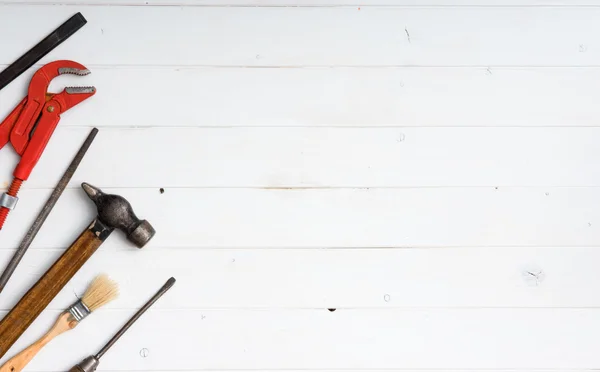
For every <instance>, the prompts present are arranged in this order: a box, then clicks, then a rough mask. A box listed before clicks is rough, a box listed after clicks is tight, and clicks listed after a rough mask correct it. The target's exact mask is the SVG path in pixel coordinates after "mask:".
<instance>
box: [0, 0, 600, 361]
mask: <svg viewBox="0 0 600 372" xmlns="http://www.w3.org/2000/svg"><path fill="white" fill-rule="evenodd" d="M64 4H71V5H64ZM77 11H81V12H82V13H83V14H84V15H85V16H86V18H87V19H88V21H89V23H88V25H86V27H84V29H82V30H81V31H80V32H79V33H77V34H76V35H75V36H73V38H71V39H70V40H69V41H68V42H66V43H64V44H63V45H61V46H60V47H59V48H58V49H56V50H55V51H54V52H52V54H51V55H49V56H48V58H47V59H45V60H44V62H45V61H49V60H50V59H59V58H68V59H74V60H76V61H78V62H81V63H83V64H85V65H87V66H88V67H90V68H91V70H92V72H93V73H92V75H91V76H89V77H86V78H75V77H62V78H61V79H57V80H56V81H55V82H53V84H52V89H51V90H53V91H58V90H60V89H62V87H63V86H65V85H95V86H96V87H97V88H98V94H97V95H96V96H95V97H94V99H93V100H89V101H88V102H86V103H85V104H83V105H81V106H78V107H77V108H76V109H74V110H72V111H71V112H68V113H67V114H65V115H64V116H63V120H62V121H61V125H60V126H59V128H58V130H57V132H56V135H55V138H54V139H53V141H51V143H50V146H49V147H48V150H47V152H46V154H45V156H44V157H43V158H42V160H41V162H40V165H39V166H38V168H37V169H36V170H35V171H34V174H33V175H32V178H31V180H30V181H29V182H28V183H27V185H26V187H25V189H24V191H23V194H22V198H21V201H20V202H19V207H18V208H17V209H16V210H15V211H14V212H13V214H11V219H10V220H9V222H8V225H7V227H6V229H4V230H3V231H2V233H1V235H0V262H6V261H7V260H8V258H9V257H10V253H12V250H13V249H14V247H15V246H17V244H18V242H19V240H20V238H21V237H22V235H23V233H24V232H25V231H26V229H27V227H28V226H29V224H30V223H31V221H32V219H33V218H34V217H35V214H36V213H37V211H38V210H39V207H40V206H41V204H42V203H43V202H44V201H45V198H46V197H47V196H48V194H49V193H50V190H49V188H50V187H52V186H53V185H54V183H55V182H56V180H57V178H58V176H59V174H60V173H61V171H62V170H63V169H64V167H65V166H66V165H67V164H68V162H69V161H70V159H71V157H72V155H73V154H74V152H75V151H76V149H77V147H78V145H79V144H80V143H81V141H82V140H83V138H84V137H85V136H86V135H87V133H88V132H89V127H91V126H98V127H100V128H101V132H100V135H99V137H98V140H97V141H96V142H95V144H94V146H93V147H92V149H91V150H90V153H89V154H88V156H87V157H86V159H85V160H84V162H83V163H82V167H81V168H80V170H79V171H78V173H77V174H76V175H75V178H74V179H73V182H72V184H71V185H70V189H69V190H68V191H67V192H66V193H65V195H64V196H63V197H62V199H61V201H60V202H59V204H58V205H57V207H56V210H55V211H54V212H53V214H52V215H51V216H50V218H49V220H48V222H47V225H46V226H45V227H44V229H42V231H41V233H40V235H39V236H38V239H36V241H35V242H34V245H33V247H32V249H31V250H30V251H29V252H28V254H27V255H26V257H25V258H24V261H23V264H22V265H21V266H20V267H19V268H18V270H17V272H16V274H15V277H14V279H13V280H12V281H11V282H10V283H9V286H8V287H7V289H6V291H5V292H4V293H2V295H1V296H0V309H1V310H3V311H4V312H3V313H1V314H0V315H3V314H5V313H6V312H7V311H8V310H9V309H10V308H11V307H12V306H13V305H14V304H15V303H16V302H17V300H18V299H19V298H20V297H21V296H22V295H23V294H24V293H26V291H27V290H28V289H29V287H30V286H31V284H32V283H34V282H35V281H36V280H37V279H38V278H39V276H40V275H41V274H43V272H45V271H46V270H47V267H48V266H49V265H50V264H51V263H52V262H53V261H54V260H55V259H56V258H58V257H60V255H61V254H62V253H63V250H64V249H65V247H67V246H68V245H69V244H70V243H71V242H72V241H73V240H74V239H75V238H77V235H76V234H77V233H79V232H80V231H81V230H82V229H84V228H85V227H86V225H87V223H88V221H89V220H90V219H91V218H93V216H94V214H95V211H94V206H93V205H92V204H91V203H90V202H89V200H88V199H87V197H85V195H84V194H83V192H82V191H81V190H80V189H79V184H80V183H81V182H82V181H87V182H91V183H92V184H96V185H98V186H100V187H102V188H104V189H105V190H106V191H109V192H115V193H118V194H121V195H123V196H125V197H127V198H128V199H129V200H130V201H131V202H132V204H134V206H135V208H136V212H138V213H139V215H140V217H142V218H147V219H148V220H149V221H151V222H152V223H153V225H154V226H155V227H156V228H157V231H158V234H157V236H156V238H155V239H154V240H153V241H152V243H151V244H150V245H149V246H148V247H146V248H145V249H144V250H142V251H138V250H134V249H131V248H130V245H129V244H128V243H127V242H126V240H125V237H124V236H123V235H122V234H120V233H115V234H113V236H111V238H110V240H108V241H107V243H106V244H105V245H103V247H102V249H100V250H99V252H98V253H96V254H95V257H94V259H93V260H90V261H89V262H88V263H87V264H86V265H85V266H84V267H83V268H82V270H80V271H79V272H78V273H77V274H76V275H75V276H74V277H73V279H72V280H71V281H70V282H69V283H68V284H67V285H66V286H65V288H64V290H62V291H61V292H60V293H59V295H58V296H57V297H56V298H54V299H53V301H51V303H50V304H49V305H48V311H45V312H43V313H42V314H41V315H40V317H38V320H37V321H36V322H34V323H33V324H32V325H31V327H30V328H29V329H28V331H27V332H26V333H25V334H24V335H23V337H22V338H21V339H19V340H18V341H17V343H16V344H15V345H14V348H13V350H20V349H21V348H24V347H26V346H27V345H29V344H30V343H31V342H33V340H35V339H37V338H39V337H40V336H41V335H42V334H43V333H44V332H45V331H46V330H47V328H48V327H49V326H51V324H52V323H53V322H54V320H55V318H56V316H57V315H58V314H59V312H61V311H63V310H64V308H65V307H66V306H68V305H70V304H71V303H72V302H73V301H74V300H75V299H76V297H75V295H76V294H77V293H82V291H83V290H84V289H85V288H86V286H87V284H88V283H89V280H90V279H91V278H93V277H94V276H95V275H96V274H98V273H100V272H107V273H109V274H110V275H111V276H112V277H114V278H115V279H116V280H117V281H118V282H119V284H120V287H121V289H122V292H123V295H122V296H121V298H120V299H119V300H117V301H115V302H114V303H111V304H110V305H109V306H108V307H107V308H106V309H103V310H102V311H99V312H98V313H97V314H96V315H95V316H94V319H93V320H90V321H87V322H84V323H83V324H82V325H81V326H80V327H78V328H79V329H78V330H77V332H74V333H73V334H72V336H73V337H64V338H59V339H57V340H56V342H53V343H52V344H49V345H48V346H47V349H45V350H44V351H43V352H41V353H40V354H39V355H38V357H36V358H35V359H34V361H33V362H32V363H31V364H30V365H28V368H27V370H28V371H38V372H51V371H61V370H68V369H69V368H70V367H71V366H72V365H73V364H74V363H76V362H77V361H79V360H80V359H81V358H83V357H84V356H87V355H90V354H91V353H94V352H96V351H97V350H98V349H99V348H100V347H101V346H102V345H103V343H104V342H105V341H107V340H108V338H109V337H110V336H111V335H112V333H113V332H115V331H116V330H117V329H118V328H119V327H120V326H121V325H122V324H123V323H124V322H125V320H126V319H127V318H128V317H129V316H131V315H132V314H133V313H134V312H135V309H136V308H138V307H139V306H141V304H143V303H144V302H145V301H146V300H147V298H148V297H149V296H151V295H152V294H153V293H154V291H155V290H156V289H157V288H158V287H159V286H160V285H161V284H162V283H163V282H164V280H165V279H166V278H168V277H171V276H174V277H176V278H177V279H178V281H177V285H175V287H174V288H173V289H172V290H171V291H170V292H169V293H168V295H166V296H165V297H164V298H163V299H161V300H160V301H159V302H158V303H157V304H156V307H155V308H153V309H152V310H151V311H150V312H149V313H148V314H147V315H146V316H144V317H143V318H142V319H140V322H139V323H137V324H136V325H135V326H134V327H133V328H132V329H131V332H130V333H128V334H126V335H125V337H124V338H123V339H122V340H121V341H120V342H119V343H118V344H117V345H115V348H114V349H113V350H111V351H110V352H109V353H108V354H107V355H106V358H105V359H103V361H102V365H101V369H102V370H105V371H115V372H116V371H122V372H126V371H153V372H154V371H157V372H158V371H165V372H166V371H179V372H181V371H188V372H191V371H205V372H217V371H219V372H224V371H270V372H283V371H297V372H300V371H314V372H325V371H328V372H333V371H340V372H341V371H355V372H367V371H384V370H385V371H402V372H416V371H421V372H428V371H432V370H435V371H439V372H450V371H453V372H457V371H469V372H484V371H496V372H507V371H510V372H529V371H546V372H573V371H578V372H584V371H585V372H589V371H591V370H595V369H598V368H600V360H598V353H597V347H596V346H597V342H596V339H597V334H598V331H599V329H598V327H599V323H598V321H597V319H598V315H599V314H598V311H600V310H599V309H600V300H599V298H600V297H598V296H597V295H596V294H597V293H598V292H599V290H600V288H598V283H600V280H599V279H600V278H599V277H598V275H600V274H598V270H597V269H596V266H597V262H598V260H599V259H600V257H598V255H599V254H600V249H599V248H598V247H599V246H600V245H599V242H600V232H599V230H598V226H600V214H599V213H598V212H597V209H598V208H597V205H598V204H599V203H600V194H599V191H600V189H599V187H600V176H599V174H598V166H597V164H598V162H597V161H596V159H597V158H598V157H599V156H600V154H598V150H597V148H598V146H597V144H598V140H597V139H598V137H599V136H600V133H598V123H599V122H600V121H599V120H598V118H599V117H600V111H599V110H600V109H599V108H598V107H600V106H598V105H597V102H596V96H597V94H596V90H597V86H598V82H600V73H599V72H600V68H599V67H598V66H600V48H599V47H598V42H597V40H596V39H597V38H595V37H594V35H597V34H598V31H599V30H598V29H599V27H600V26H599V23H598V22H597V20H598V18H599V16H600V8H599V7H598V3H597V2H591V1H588V0H577V1H573V2H566V1H563V0H509V1H507V2H499V1H497V0H485V1H481V2H474V1H472V0H426V1H423V2H417V1H413V0H397V1H396V0H374V1H366V2H362V3H361V4H357V3H354V2H352V1H348V0H308V1H305V2H298V1H293V0H282V1H273V0H223V1H220V0H147V1H138V0H81V1H80V0H77V1H74V2H73V1H71V0H59V1H52V2H50V1H48V2H47V1H45V0H28V3H17V2H13V1H12V0H4V1H0V25H1V26H0V29H2V30H5V29H6V30H10V31H9V32H0V43H1V44H2V46H3V53H2V55H0V64H3V65H6V64H7V63H9V62H11V61H12V60H14V59H15V58H16V57H18V56H19V55H20V54H21V53H22V52H24V51H26V50H27V49H28V48H29V47H30V46H32V45H33V44H34V43H35V42H37V41H38V40H39V38H40V37H41V36H42V35H44V34H45V33H47V32H48V31H49V30H51V29H53V28H54V27H56V26H58V25H59V24H60V23H61V22H62V21H64V19H66V18H67V17H69V16H70V15H72V14H73V13H75V12H77ZM31 73H32V72H28V74H25V75H24V76H22V77H21V78H20V79H19V80H17V81H15V83H13V84H11V85H10V86H9V87H8V88H7V89H4V90H3V91H2V92H0V116H4V114H5V113H7V112H8V110H10V109H11V108H12V107H13V106H14V105H15V104H16V103H17V102H18V100H19V99H21V98H22V97H23V95H24V94H25V90H26V86H27V81H28V79H29V78H30V76H31ZM15 163H16V157H15V156H14V154H11V152H10V151H9V150H7V149H5V150H4V151H2V152H0V188H2V187H3V182H4V181H9V180H10V174H11V172H12V170H13V169H14V165H15ZM65 350H68V352H65ZM7 357H8V355H7Z"/></svg>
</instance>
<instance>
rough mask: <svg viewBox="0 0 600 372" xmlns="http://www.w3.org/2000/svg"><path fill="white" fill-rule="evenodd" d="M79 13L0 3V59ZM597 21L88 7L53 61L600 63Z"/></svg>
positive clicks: (537, 12) (332, 10)
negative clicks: (83, 21)
mask: <svg viewBox="0 0 600 372" xmlns="http://www.w3.org/2000/svg"><path fill="white" fill-rule="evenodd" d="M80 10H81V9H80V7H78V6H51V5H49V6H11V5H5V6H3V8H2V12H0V24H3V25H4V27H5V28H6V29H10V30H12V32H11V33H5V34H4V35H0V44H1V45H3V48H4V49H5V50H6V51H7V52H6V53H3V54H2V56H1V58H0V63H3V64H8V63H11V62H12V61H13V60H14V59H15V58H16V57H18V56H20V55H21V54H22V53H23V52H25V51H26V50H27V49H28V48H29V45H30V44H32V43H35V42H37V41H38V40H39V38H40V35H39V34H40V31H39V30H41V29H43V30H51V29H54V28H55V27H56V26H57V25H59V24H60V23H61V22H62V21H63V20H64V19H67V18H68V17H69V16H71V15H72V14H74V13H76V12H77V11H80ZM599 16H600V8H595V7H585V8H579V7H539V8H538V7H522V8H518V7H516V8H515V7H493V8H486V7H475V8H467V9H463V8H437V7H424V8H395V7H391V8H390V7H364V8H361V9H360V10H359V9H358V8H357V7H348V8H346V7H341V8H340V7H326V8H315V7H310V8H288V7H264V8H261V7H231V8H224V7H110V6H89V7H86V9H85V17H86V18H87V19H88V21H89V24H88V25H86V27H84V28H83V29H82V30H81V31H80V32H78V33H77V34H75V35H74V36H73V37H72V38H71V39H69V43H65V44H63V45H61V47H60V52H58V51H57V54H55V55H54V56H56V55H58V53H60V55H62V56H68V57H69V58H71V59H74V60H76V61H80V62H81V63H83V64H96V65H119V66H123V65H126V66H130V65H137V66H139V65H144V66H156V65H161V66H165V65H169V66H179V67H183V66H199V65H204V66H207V65H208V66H248V67H261V66H282V67H292V66H484V67H487V66H490V65H492V66H493V65H499V66H600V62H599V61H600V47H598V42H597V40H596V39H595V38H593V37H591V36H590V35H594V34H597V33H599V32H600V25H599V24H598V22H597V19H598V17H599ZM22 19H34V20H35V22H36V28H32V27H30V26H29V24H27V23H24V22H21V20H22ZM132 19H135V27H132V23H131V20H132ZM166 25H177V27H168V26H166ZM533 25H535V27H534V26H533ZM406 30H408V34H409V35H410V39H409V37H408V36H407V34H406ZM442 30H443V31H442ZM565 30H568V32H565ZM15 34H17V35H19V37H18V38H15V37H13V35H15ZM125 35H126V37H125ZM8 51H10V53H9V52H8ZM50 58H53V57H50V56H48V57H46V58H44V59H43V60H42V61H41V62H40V63H44V62H47V61H49V60H50ZM148 78H151V77H150V76H149V77H148ZM198 83H201V82H198ZM128 88H129V89H133V90H135V87H134V86H132V87H123V89H128ZM98 92H99V94H101V91H100V89H99V90H98Z"/></svg>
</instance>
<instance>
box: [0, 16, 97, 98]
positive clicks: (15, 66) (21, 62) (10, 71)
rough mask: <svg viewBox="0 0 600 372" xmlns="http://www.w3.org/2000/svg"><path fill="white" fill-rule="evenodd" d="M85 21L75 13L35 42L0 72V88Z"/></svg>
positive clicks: (75, 30)
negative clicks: (42, 38)
mask: <svg viewBox="0 0 600 372" xmlns="http://www.w3.org/2000/svg"><path fill="white" fill-rule="evenodd" d="M86 23H87V20H86V19H85V18H84V17H83V15H81V13H77V14H75V15H74V16H72V17H71V18H69V19H68V20H67V21H66V22H65V23H63V24H62V25H60V27H58V28H57V29H56V30H54V31H53V32H52V33H51V34H50V35H48V36H46V37H45V38H44V40H42V41H40V42H39V43H37V44H36V45H35V46H34V47H33V48H31V49H30V50H29V51H28V52H27V53H25V54H23V55H22V56H21V57H20V58H19V59H17V60H16V61H14V62H13V63H12V64H11V65H10V66H8V67H7V68H6V69H4V70H3V71H2V72H0V89H2V88H4V87H6V86H7V85H8V84H10V83H11V82H12V81H13V80H15V79H16V78H17V77H19V75H21V74H22V73H24V72H25V71H26V70H27V69H28V68H30V67H31V66H33V65H34V64H35V63H36V62H37V61H39V60H40V59H42V58H43V57H44V56H45V55H46V54H48V53H50V52H51V51H52V50H53V49H54V48H56V47H57V46H59V45H60V44H62V43H63V42H64V41H65V40H67V39H68V38H70V37H71V36H72V35H73V34H74V33H75V32H77V31H78V30H79V29H80V28H82V27H83V26H85V24H86Z"/></svg>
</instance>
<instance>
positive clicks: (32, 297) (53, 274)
mask: <svg viewBox="0 0 600 372" xmlns="http://www.w3.org/2000/svg"><path fill="white" fill-rule="evenodd" d="M98 225H102V223H101V222H99V221H98V220H95V221H94V222H93V223H92V224H91V225H90V227H88V228H87V229H86V230H85V231H84V232H83V233H81V235H79V238H77V240H76V241H75V242H74V243H73V245H71V246H70V247H69V248H68V249H67V250H66V251H65V253H63V255H62V256H60V258H59V259H58V260H57V261H56V262H55V263H54V265H52V267H50V269H48V271H46V273H45V274H44V275H43V276H42V277H41V278H40V280H38V282H37V283H35V285H34V286H33V287H31V289H30V290H29V291H28V292H27V293H26V294H25V295H24V296H23V297H22V298H21V300H20V301H19V303H17V305H15V307H14V308H13V309H12V310H11V311H10V312H9V313H8V314H7V315H6V316H5V317H4V319H2V321H1V322H0V358H2V357H3V356H4V354H6V352H7V351H8V349H10V347H11V346H12V345H13V344H14V343H15V342H16V341H17V339H18V338H19V337H21V335H22V334H23V332H25V331H26V330H27V328H29V326H30V325H31V323H33V321H34V320H35V319H36V318H37V317H38V315H40V313H41V312H42V311H43V310H44V309H45V308H46V307H47V306H48V304H49V303H50V302H51V301H52V300H53V299H54V297H56V295H57V294H58V292H60V290H61V289H63V287H64V286H65V285H66V284H67V283H68V282H69V280H71V278H72V277H73V276H74V275H75V273H77V271H79V269H80V268H81V267H82V266H83V264H85V263H86V261H87V260H88V259H89V258H90V257H91V256H92V254H94V252H96V250H97V249H98V247H100V245H102V243H103V242H104V240H105V239H106V238H107V237H108V236H109V235H110V232H112V230H108V231H107V230H106V228H105V227H104V226H102V228H104V229H102V228H100V229H99V226H98Z"/></svg>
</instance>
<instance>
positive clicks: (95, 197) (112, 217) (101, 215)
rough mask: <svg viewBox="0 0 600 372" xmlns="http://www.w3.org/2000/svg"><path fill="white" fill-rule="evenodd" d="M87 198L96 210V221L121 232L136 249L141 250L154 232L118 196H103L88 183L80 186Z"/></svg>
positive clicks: (150, 226)
mask: <svg viewBox="0 0 600 372" xmlns="http://www.w3.org/2000/svg"><path fill="white" fill-rule="evenodd" d="M81 187H82V188H83V190H84V191H85V192H86V194H87V195H88V196H89V198H90V199H91V200H92V201H93V202H94V203H95V204H96V207H97V208H98V219H99V220H100V221H101V222H102V223H103V224H105V225H107V226H109V227H111V228H113V229H120V230H122V231H123V232H124V233H125V235H127V239H129V240H130V241H131V242H133V244H135V245H136V246H137V247H138V248H143V247H144V246H145V245H146V244H147V243H148V242H149V241H150V240H151V239H152V238H153V237H154V234H155V233H156V231H155V230H154V228H153V227H152V225H150V223H149V222H148V221H146V220H140V219H139V218H137V216H136V215H135V213H133V209H132V208H131V204H129V202H128V201H127V200H126V199H125V198H123V197H122V196H119V195H110V194H105V193H104V192H102V190H100V189H99V188H97V187H94V186H92V185H90V184H89V183H83V184H82V185H81Z"/></svg>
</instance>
